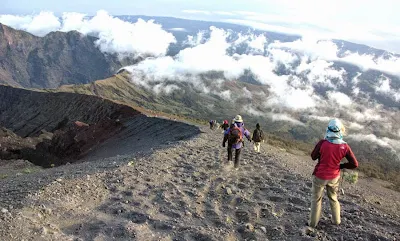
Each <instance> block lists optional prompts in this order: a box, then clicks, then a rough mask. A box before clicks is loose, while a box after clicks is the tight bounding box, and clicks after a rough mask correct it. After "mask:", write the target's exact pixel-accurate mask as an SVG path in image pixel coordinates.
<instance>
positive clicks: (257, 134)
mask: <svg viewBox="0 0 400 241" xmlns="http://www.w3.org/2000/svg"><path fill="white" fill-rule="evenodd" d="M263 139H264V135H263V133H262V130H259V129H255V130H254V133H253V141H254V142H261V141H262V140H263Z"/></svg>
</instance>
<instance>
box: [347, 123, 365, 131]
mask: <svg viewBox="0 0 400 241" xmlns="http://www.w3.org/2000/svg"><path fill="white" fill-rule="evenodd" d="M364 128H365V127H364V126H363V125H360V124H358V123H356V122H350V123H349V125H348V129H350V130H355V131H358V130H362V129H364Z"/></svg>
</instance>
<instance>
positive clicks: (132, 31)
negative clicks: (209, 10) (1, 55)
mask: <svg viewBox="0 0 400 241" xmlns="http://www.w3.org/2000/svg"><path fill="white" fill-rule="evenodd" d="M0 22H1V23H3V24H6V25H9V26H11V27H13V28H16V29H20V30H25V31H28V32H30V33H32V34H34V35H38V36H44V35H46V34H48V33H49V32H52V31H63V32H66V31H71V30H76V31H79V32H81V33H83V34H88V35H94V36H96V37H98V38H99V39H98V40H97V41H96V42H95V44H96V45H97V46H98V47H99V48H100V50H101V51H103V52H106V53H118V54H121V55H135V56H139V55H144V56H163V55H165V54H166V52H167V50H168V47H169V45H170V44H171V43H175V42H176V39H175V37H174V36H173V35H172V34H171V33H168V32H166V31H164V30H163V29H162V26H161V25H159V24H156V23H154V22H153V21H151V20H150V21H144V20H142V19H139V20H138V21H137V22H136V23H129V22H124V21H122V20H120V19H118V18H115V17H112V16H111V15H109V14H108V13H107V12H106V11H103V10H101V11H98V12H97V14H96V15H95V16H94V17H93V18H90V19H88V18H87V17H86V15H85V14H80V13H64V14H63V15H62V18H61V19H59V18H57V17H56V16H55V15H54V14H53V13H51V12H41V13H40V14H38V15H29V16H12V15H0Z"/></svg>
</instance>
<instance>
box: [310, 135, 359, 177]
mask: <svg viewBox="0 0 400 241" xmlns="http://www.w3.org/2000/svg"><path fill="white" fill-rule="evenodd" d="M344 157H346V159H347V160H348V161H349V162H347V163H344V164H340V161H341V160H342V159H343V158H344ZM311 158H312V159H313V160H317V159H318V163H317V165H316V166H315V169H314V172H313V175H315V176H316V177H318V178H320V179H323V180H331V179H335V178H336V177H338V176H339V175H340V169H342V168H347V169H354V168H357V167H358V161H357V159H356V157H355V156H354V153H353V151H352V150H351V148H350V146H349V145H347V144H346V143H345V144H334V143H330V142H329V141H327V140H320V141H319V142H318V144H317V145H316V146H315V148H314V150H313V151H312V153H311Z"/></svg>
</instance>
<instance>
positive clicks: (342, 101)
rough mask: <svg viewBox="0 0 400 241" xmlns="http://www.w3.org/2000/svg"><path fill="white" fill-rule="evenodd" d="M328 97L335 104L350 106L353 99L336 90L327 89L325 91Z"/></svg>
mask: <svg viewBox="0 0 400 241" xmlns="http://www.w3.org/2000/svg"><path fill="white" fill-rule="evenodd" d="M327 95H328V99H329V100H330V101H331V102H332V103H333V104H337V105H339V106H341V107H345V106H350V105H351V104H352V103H353V101H352V100H351V99H350V97H349V96H348V95H346V94H343V93H340V92H336V91H328V92H327Z"/></svg>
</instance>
